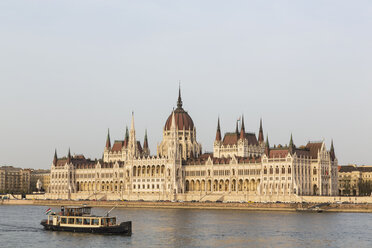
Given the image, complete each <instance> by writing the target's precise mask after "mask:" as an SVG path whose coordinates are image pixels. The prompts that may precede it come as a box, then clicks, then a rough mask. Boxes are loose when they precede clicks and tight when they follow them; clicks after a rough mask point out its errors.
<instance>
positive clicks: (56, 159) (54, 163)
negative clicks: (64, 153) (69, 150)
mask: <svg viewBox="0 0 372 248" xmlns="http://www.w3.org/2000/svg"><path fill="white" fill-rule="evenodd" d="M57 161H58V157H57V149H55V150H54V158H53V165H57Z"/></svg>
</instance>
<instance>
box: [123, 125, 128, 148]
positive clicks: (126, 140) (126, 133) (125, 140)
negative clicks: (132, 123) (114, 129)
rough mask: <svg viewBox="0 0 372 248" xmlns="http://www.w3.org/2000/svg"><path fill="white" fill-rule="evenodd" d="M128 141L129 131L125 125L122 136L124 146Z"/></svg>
mask: <svg viewBox="0 0 372 248" xmlns="http://www.w3.org/2000/svg"><path fill="white" fill-rule="evenodd" d="M128 142H129V131H128V126H126V127H125V137H124V147H127V146H128Z"/></svg>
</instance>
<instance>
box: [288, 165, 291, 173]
mask: <svg viewBox="0 0 372 248" xmlns="http://www.w3.org/2000/svg"><path fill="white" fill-rule="evenodd" d="M291 173H292V170H291V166H288V174H291Z"/></svg>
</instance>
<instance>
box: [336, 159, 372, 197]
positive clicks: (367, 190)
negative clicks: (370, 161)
mask: <svg viewBox="0 0 372 248" xmlns="http://www.w3.org/2000/svg"><path fill="white" fill-rule="evenodd" d="M338 169H339V171H338V173H339V180H338V183H339V194H340V195H342V196H344V195H349V196H360V195H364V196H369V195H371V193H372V166H357V165H355V164H353V165H345V166H339V168H338Z"/></svg>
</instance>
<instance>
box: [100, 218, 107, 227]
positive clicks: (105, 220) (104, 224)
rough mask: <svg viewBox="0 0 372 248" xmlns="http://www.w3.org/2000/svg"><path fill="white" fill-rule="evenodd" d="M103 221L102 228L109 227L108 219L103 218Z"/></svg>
mask: <svg viewBox="0 0 372 248" xmlns="http://www.w3.org/2000/svg"><path fill="white" fill-rule="evenodd" d="M101 221H102V223H101V224H102V226H107V219H106V218H102V219H101Z"/></svg>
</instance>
